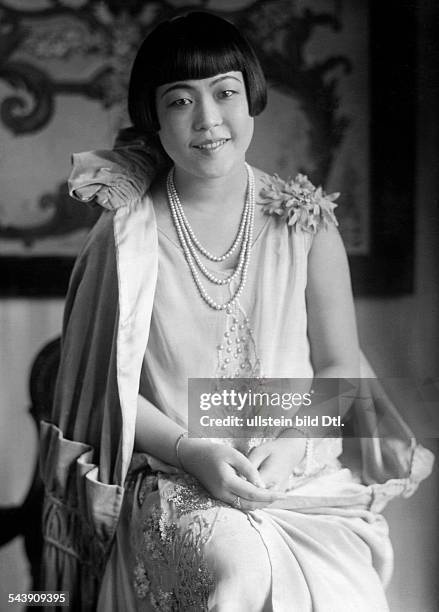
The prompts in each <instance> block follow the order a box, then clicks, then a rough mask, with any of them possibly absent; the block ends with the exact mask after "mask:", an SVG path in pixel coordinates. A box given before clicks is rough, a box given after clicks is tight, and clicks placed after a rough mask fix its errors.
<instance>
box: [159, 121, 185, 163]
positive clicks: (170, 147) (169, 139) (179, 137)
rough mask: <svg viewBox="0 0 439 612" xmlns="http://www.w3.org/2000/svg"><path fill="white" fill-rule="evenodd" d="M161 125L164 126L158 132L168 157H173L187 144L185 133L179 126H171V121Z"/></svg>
mask: <svg viewBox="0 0 439 612" xmlns="http://www.w3.org/2000/svg"><path fill="white" fill-rule="evenodd" d="M160 125H164V127H162V128H161V129H160V130H159V132H158V136H159V138H160V142H161V143H162V146H163V148H164V149H165V151H166V152H167V153H168V155H171V153H173V152H174V151H178V150H179V149H181V147H182V146H183V144H184V142H185V138H184V134H183V131H182V129H181V128H179V126H177V125H173V124H170V123H169V121H168V122H166V123H165V124H163V123H161V124H160Z"/></svg>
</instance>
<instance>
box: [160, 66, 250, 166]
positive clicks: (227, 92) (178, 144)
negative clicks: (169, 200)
mask: <svg viewBox="0 0 439 612" xmlns="http://www.w3.org/2000/svg"><path fill="white" fill-rule="evenodd" d="M156 105H157V116H158V120H159V124H160V131H159V132H158V134H159V137H160V140H161V143H162V145H163V147H164V149H165V151H166V152H167V154H168V155H169V157H170V158H171V159H172V160H173V161H174V164H175V166H176V167H177V168H178V169H181V170H183V171H185V172H186V173H189V174H192V175H194V176H197V177H200V178H219V177H223V176H227V175H228V174H230V173H232V172H234V171H237V170H238V168H241V166H242V164H243V163H244V161H245V153H246V151H247V149H248V146H249V144H250V141H251V139H252V136H253V125H254V122H253V118H252V117H250V115H249V110H248V102H247V94H246V88H245V83H244V78H243V76H242V73H241V72H235V71H233V72H227V73H225V74H217V75H215V76H213V77H209V78H207V79H194V80H185V81H177V82H175V83H167V84H165V85H161V86H160V87H158V88H157V92H156Z"/></svg>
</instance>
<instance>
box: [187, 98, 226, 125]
mask: <svg viewBox="0 0 439 612" xmlns="http://www.w3.org/2000/svg"><path fill="white" fill-rule="evenodd" d="M221 123H222V116H221V111H220V109H219V108H218V104H217V103H216V101H215V100H214V99H212V98H204V99H202V100H200V101H199V102H198V104H197V110H196V115H195V119H194V127H195V129H196V130H197V131H207V130H210V129H211V128H213V127H215V126H217V125H221Z"/></svg>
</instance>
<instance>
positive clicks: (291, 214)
mask: <svg viewBox="0 0 439 612" xmlns="http://www.w3.org/2000/svg"><path fill="white" fill-rule="evenodd" d="M265 182H266V186H265V187H264V188H263V189H262V190H261V192H260V200H261V201H260V202H258V204H260V205H261V206H262V208H263V210H264V213H266V214H267V215H278V216H279V217H280V218H281V219H283V220H285V221H286V222H287V223H288V225H291V226H296V227H299V228H301V229H303V230H305V231H306V232H309V233H311V234H315V233H316V232H317V231H318V230H319V229H321V228H325V229H326V228H327V227H328V225H329V224H331V223H333V224H334V225H338V222H337V219H336V218H335V215H334V209H335V208H336V206H337V204H334V201H335V200H336V199H337V198H338V197H339V195H340V194H339V193H331V194H326V193H325V192H324V191H323V190H322V188H321V187H315V186H314V185H313V184H312V183H311V181H310V180H309V179H308V177H307V176H306V175H305V174H298V175H297V176H296V177H295V178H294V179H291V178H290V179H288V180H287V181H285V180H283V179H281V178H280V176H278V175H277V174H274V175H273V176H272V177H270V178H269V179H266V180H265Z"/></svg>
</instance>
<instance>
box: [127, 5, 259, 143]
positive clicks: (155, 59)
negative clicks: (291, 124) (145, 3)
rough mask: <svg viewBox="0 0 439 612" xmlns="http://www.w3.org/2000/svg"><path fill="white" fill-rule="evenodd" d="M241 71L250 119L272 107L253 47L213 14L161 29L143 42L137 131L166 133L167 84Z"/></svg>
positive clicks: (135, 82)
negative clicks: (160, 105) (160, 106)
mask: <svg viewBox="0 0 439 612" xmlns="http://www.w3.org/2000/svg"><path fill="white" fill-rule="evenodd" d="M230 71H240V72H242V74H243V77H244V83H245V87H246V93H247V100H248V105H249V113H250V115H251V116H252V117H254V116H256V115H258V114H259V113H261V112H262V111H263V110H264V108H265V105H266V100H267V91H266V82H265V77H264V74H263V72H262V68H261V66H260V64H259V61H258V59H257V57H256V55H255V52H254V51H253V49H252V47H251V46H250V45H249V43H248V42H247V41H246V40H245V39H244V37H243V36H242V35H241V34H240V33H239V31H238V30H237V29H236V28H235V26H233V25H232V24H231V23H229V22H228V21H225V20H224V19H221V18H219V17H215V16H214V15H212V14H210V13H201V12H196V13H189V14H188V15H186V16H185V17H177V18H176V19H173V20H171V21H166V22H164V23H161V24H160V25H159V26H157V28H156V29H155V30H153V31H152V32H151V33H150V34H149V35H148V36H147V37H146V38H145V40H144V41H143V43H142V45H141V47H140V49H139V51H138V53H137V56H136V59H135V60H134V64H133V68H132V71H131V78H130V85H129V92H128V112H129V115H130V119H131V121H132V123H133V125H134V126H135V127H136V128H138V129H141V130H143V131H147V132H151V131H153V132H156V131H158V130H159V129H160V126H159V124H158V119H157V112H156V101H155V93H156V89H157V87H159V86H160V85H164V84H165V83H172V82H174V81H180V80H187V79H206V78H209V77H212V76H215V75H216V74H222V73H225V72H230Z"/></svg>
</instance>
